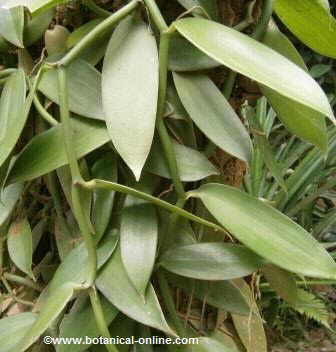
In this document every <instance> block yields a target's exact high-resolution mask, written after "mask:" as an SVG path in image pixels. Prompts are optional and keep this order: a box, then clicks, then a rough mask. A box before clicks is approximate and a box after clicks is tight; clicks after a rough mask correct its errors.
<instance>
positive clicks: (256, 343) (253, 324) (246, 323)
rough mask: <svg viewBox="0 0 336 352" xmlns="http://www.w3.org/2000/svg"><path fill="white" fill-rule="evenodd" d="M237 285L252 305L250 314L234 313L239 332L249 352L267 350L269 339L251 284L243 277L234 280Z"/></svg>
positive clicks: (234, 320) (233, 317)
mask: <svg viewBox="0 0 336 352" xmlns="http://www.w3.org/2000/svg"><path fill="white" fill-rule="evenodd" d="M234 283H235V284H236V287H237V288H239V289H240V291H241V293H242V294H243V295H244V296H245V299H246V302H247V303H248V305H249V306H250V314H249V316H242V315H237V314H232V320H233V323H234V326H235V328H236V330H237V333H238V335H239V337H240V339H241V341H242V342H243V344H244V346H245V348H246V351H247V352H256V351H258V352H267V350H268V349H267V341H266V335H265V331H264V327H263V320H262V319H261V316H260V313H259V309H258V306H257V303H256V302H255V300H254V298H253V295H252V292H251V290H250V287H249V285H248V284H247V283H246V282H245V281H244V280H242V279H237V280H234Z"/></svg>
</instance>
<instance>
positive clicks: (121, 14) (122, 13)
mask: <svg viewBox="0 0 336 352" xmlns="http://www.w3.org/2000/svg"><path fill="white" fill-rule="evenodd" d="M139 4H140V1H139V0H133V1H131V2H130V3H129V4H127V5H125V6H124V7H122V8H121V9H120V10H118V11H117V12H115V13H113V14H112V15H111V16H109V17H108V18H106V19H105V20H104V21H103V22H101V23H100V24H98V25H97V26H96V27H95V28H94V29H93V30H92V31H91V32H89V33H88V34H87V35H86V36H85V37H84V38H83V39H82V40H80V41H79V42H78V44H76V45H75V46H74V47H73V48H72V49H71V50H70V51H69V52H68V53H67V54H66V55H65V56H63V58H62V59H61V60H59V61H56V62H54V63H49V64H48V65H49V66H67V65H69V64H70V63H71V62H72V61H73V60H75V59H76V58H77V57H78V56H79V55H80V54H81V53H82V51H83V50H84V49H86V48H87V47H88V46H90V45H91V44H92V43H94V42H95V41H96V40H97V37H99V36H100V35H101V34H103V33H105V32H106V31H108V30H109V29H111V28H113V27H114V26H115V25H116V24H118V22H120V21H121V20H122V19H123V18H125V17H126V16H127V15H129V14H130V13H131V12H132V11H134V10H135V9H136V8H137V7H138V5H139Z"/></svg>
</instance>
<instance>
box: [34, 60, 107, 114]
mask: <svg viewBox="0 0 336 352" xmlns="http://www.w3.org/2000/svg"><path fill="white" fill-rule="evenodd" d="M67 77H68V82H69V84H68V92H69V95H68V99H69V109H70V111H72V112H74V113H76V114H79V115H81V116H85V117H90V118H92V119H98V120H104V112H103V108H102V97H101V74H100V73H99V72H98V71H97V70H96V69H95V68H94V67H93V66H92V65H90V64H89V63H88V62H86V61H84V60H80V59H78V60H75V61H73V62H72V63H71V64H69V66H67ZM38 89H39V90H40V91H41V92H42V93H43V94H44V95H45V96H46V97H48V98H49V99H50V100H52V101H53V102H55V103H57V104H58V103H59V95H58V78H57V70H48V71H46V72H45V73H44V74H43V75H42V77H41V82H40V84H39V87H38Z"/></svg>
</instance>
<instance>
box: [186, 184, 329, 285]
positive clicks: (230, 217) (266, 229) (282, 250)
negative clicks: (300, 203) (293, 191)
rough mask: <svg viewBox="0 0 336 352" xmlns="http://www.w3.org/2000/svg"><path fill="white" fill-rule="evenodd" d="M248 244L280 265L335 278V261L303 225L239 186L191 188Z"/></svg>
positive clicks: (224, 224)
mask: <svg viewBox="0 0 336 352" xmlns="http://www.w3.org/2000/svg"><path fill="white" fill-rule="evenodd" d="M190 194H191V196H194V197H197V198H200V199H201V200H202V202H203V203H204V205H205V206H206V208H207V209H208V210H209V211H210V212H211V214H212V215H213V216H214V217H215V218H216V219H217V220H218V221H219V222H220V223H221V224H222V225H223V226H224V227H225V228H226V229H227V230H228V231H230V232H231V233H232V234H233V235H234V236H235V237H236V238H237V239H239V240H240V241H241V242H242V243H243V244H245V245H246V246H247V247H249V248H250V249H252V250H253V251H255V252H256V253H258V254H259V255H260V256H262V257H264V258H266V259H268V260H269V261H270V262H272V263H274V264H275V265H278V266H279V267H281V268H283V269H286V270H289V271H292V272H296V273H298V274H302V275H307V276H312V277H320V278H325V279H335V278H336V264H335V262H334V261H333V260H332V258H331V257H330V255H329V254H328V253H327V252H326V250H325V249H324V248H323V247H322V246H321V245H320V244H319V243H318V242H317V241H316V240H315V239H314V238H313V237H312V236H311V235H310V234H309V233H308V232H306V231H305V230H304V229H303V228H302V227H300V226H299V225H298V224H296V223H295V222H294V221H292V220H291V219H290V218H288V217H286V216H285V215H284V214H282V213H280V212H279V211H278V210H276V209H274V208H273V207H271V206H269V205H267V204H265V203H264V202H262V201H260V200H258V199H255V198H253V197H251V196H250V195H248V194H246V193H244V192H241V191H240V190H238V189H236V188H233V187H229V186H225V185H220V184H215V183H212V184H211V183H209V184H206V185H203V186H201V187H200V188H199V189H198V190H195V191H192V192H190Z"/></svg>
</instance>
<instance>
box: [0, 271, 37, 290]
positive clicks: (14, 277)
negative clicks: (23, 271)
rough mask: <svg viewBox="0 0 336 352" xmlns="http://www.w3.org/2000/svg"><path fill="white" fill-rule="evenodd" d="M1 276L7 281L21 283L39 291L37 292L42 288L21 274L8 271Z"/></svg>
mask: <svg viewBox="0 0 336 352" xmlns="http://www.w3.org/2000/svg"><path fill="white" fill-rule="evenodd" d="M3 277H4V278H5V279H6V280H8V281H12V282H15V283H17V284H21V285H24V286H27V287H30V288H33V289H34V290H36V291H39V292H42V291H43V288H42V287H40V285H38V284H37V283H35V282H33V281H32V280H29V279H27V278H24V277H22V276H18V275H14V274H10V273H4V274H3Z"/></svg>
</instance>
